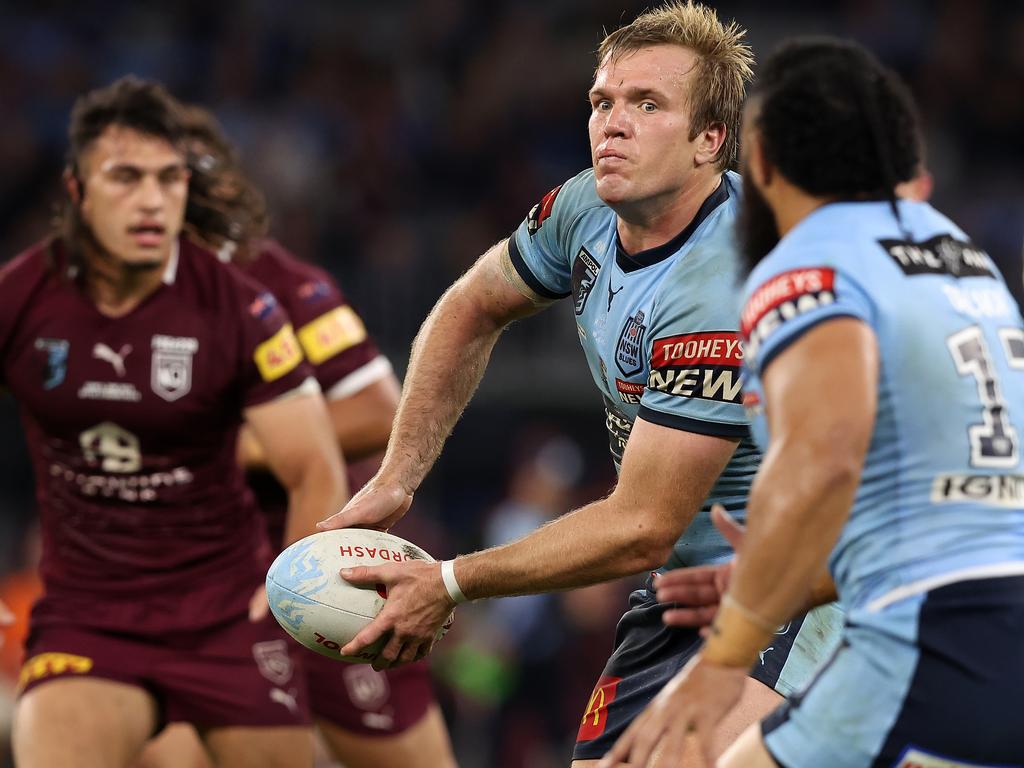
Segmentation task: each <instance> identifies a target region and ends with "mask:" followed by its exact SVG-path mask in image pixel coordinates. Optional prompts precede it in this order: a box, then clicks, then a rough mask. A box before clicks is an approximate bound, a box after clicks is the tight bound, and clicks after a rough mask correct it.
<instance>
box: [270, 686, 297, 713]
mask: <svg viewBox="0 0 1024 768" xmlns="http://www.w3.org/2000/svg"><path fill="white" fill-rule="evenodd" d="M297 693H298V691H297V690H296V689H295V688H292V689H290V690H288V691H282V690H281V689H280V688H271V689H270V700H271V701H273V702H276V703H277V704H284V705H285V706H286V707H287V708H288V711H289V712H291V713H292V714H293V715H295V714H298V712H299V703H298V702H297V701H296V700H295V696H296V694H297Z"/></svg>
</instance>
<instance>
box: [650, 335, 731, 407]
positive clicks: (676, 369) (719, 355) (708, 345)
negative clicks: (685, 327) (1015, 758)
mask: <svg viewBox="0 0 1024 768" xmlns="http://www.w3.org/2000/svg"><path fill="white" fill-rule="evenodd" d="M742 362H743V345H742V344H741V343H740V340H739V338H737V336H736V333H735V331H706V332H702V333H683V334H678V335H675V336H667V337H665V338H661V339H655V341H654V344H653V345H652V347H651V372H650V374H649V375H648V378H647V388H648V389H652V390H655V391H657V392H664V393H665V394H667V395H675V396H677V397H696V398H700V399H702V400H717V401H718V402H723V403H739V402H740V387H741V382H740V366H741V365H742Z"/></svg>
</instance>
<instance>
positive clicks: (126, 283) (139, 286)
mask: <svg viewBox="0 0 1024 768" xmlns="http://www.w3.org/2000/svg"><path fill="white" fill-rule="evenodd" d="M83 257H84V258H83V260H84V266H85V269H84V286H85V293H86V295H87V296H88V297H89V298H90V299H91V300H92V302H93V303H94V304H95V305H96V308H97V309H98V310H99V311H100V313H101V314H103V315H106V316H107V317H122V316H124V315H127V314H128V313H129V312H131V311H132V310H133V309H135V307H137V306H138V305H139V304H141V303H142V301H143V300H144V299H145V298H146V297H147V296H149V295H150V294H151V293H153V291H155V290H156V289H157V288H159V287H160V285H161V283H162V282H163V277H164V271H165V270H166V269H167V262H168V260H169V259H170V253H168V255H167V256H166V257H165V258H164V259H162V260H161V262H160V265H159V266H153V267H150V268H148V269H139V268H137V267H136V268H133V267H131V266H130V265H127V264H125V263H124V262H122V261H120V260H118V259H117V258H115V257H113V256H111V255H110V254H108V253H105V252H103V251H101V250H100V249H98V248H95V247H91V246H89V247H86V248H85V249H84V253H83Z"/></svg>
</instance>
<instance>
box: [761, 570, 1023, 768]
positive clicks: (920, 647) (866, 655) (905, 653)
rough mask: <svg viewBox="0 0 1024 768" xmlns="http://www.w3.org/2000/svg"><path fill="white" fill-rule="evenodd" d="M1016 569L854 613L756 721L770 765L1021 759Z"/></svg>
mask: <svg viewBox="0 0 1024 768" xmlns="http://www.w3.org/2000/svg"><path fill="white" fill-rule="evenodd" d="M1022 695H1024V576H1007V577H1002V578H994V579H979V580H972V581H960V582H957V583H955V584H950V585H947V586H944V587H940V588H937V589H933V590H932V591H930V592H927V593H924V594H919V595H915V596H913V597H908V598H905V599H904V600H902V601H900V602H897V603H895V604H893V605H890V606H889V607H887V608H884V609H882V610H880V611H878V612H875V613H872V612H870V611H867V610H855V611H853V612H851V614H850V615H849V616H848V618H847V625H846V629H845V631H844V633H843V640H842V644H841V646H840V648H839V650H838V651H837V652H836V654H835V656H834V657H833V658H832V660H831V661H830V662H829V663H828V664H827V665H826V666H825V668H824V669H823V670H822V671H821V673H820V674H819V675H818V677H817V679H815V680H814V682H813V683H812V684H811V686H810V687H809V688H808V690H807V691H806V692H805V693H804V694H803V695H802V696H796V697H794V698H792V699H790V700H789V701H787V702H786V703H785V704H783V705H782V706H781V707H780V708H779V709H778V710H776V712H774V713H772V715H771V716H769V717H768V718H766V719H765V720H764V722H763V723H762V726H761V728H762V733H763V734H764V738H765V745H766V746H767V748H768V751H769V752H770V753H771V754H772V756H773V757H774V758H775V761H776V762H777V763H778V764H779V765H780V766H781V768H811V767H812V766H813V768H821V766H828V767H829V768H1011V767H1012V768H1021V767H1022V766H1024V714H1022V708H1021V698H1022Z"/></svg>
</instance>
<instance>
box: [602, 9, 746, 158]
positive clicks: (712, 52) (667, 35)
mask: <svg viewBox="0 0 1024 768" xmlns="http://www.w3.org/2000/svg"><path fill="white" fill-rule="evenodd" d="M746 34H747V31H746V30H745V29H743V28H742V27H740V26H739V25H738V24H737V23H736V22H735V21H730V22H729V24H728V26H726V25H724V24H722V22H721V21H719V19H718V16H717V15H716V14H715V11H714V10H713V9H711V8H708V7H707V6H706V5H703V4H701V3H695V2H693V0H686V2H683V1H682V0H672V1H671V2H667V3H665V4H664V5H661V6H659V7H657V8H654V9H652V10H649V11H646V12H645V13H643V14H641V15H640V16H637V17H636V19H634V20H633V22H632V23H631V24H627V25H626V26H624V27H621V28H620V29H617V30H615V31H614V32H612V33H611V34H609V35H608V36H607V37H605V39H604V40H603V41H602V42H601V46H600V47H599V48H598V49H597V66H598V68H600V67H601V65H603V64H604V63H605V62H607V61H616V60H617V59H620V58H622V57H623V56H626V55H628V54H630V53H634V52H636V51H638V50H640V49H641V48H650V47H651V46H654V45H678V46H682V47H683V48H688V49H690V50H691V51H693V52H694V53H695V54H696V55H697V66H696V68H695V70H694V77H693V78H692V81H691V82H692V85H691V87H690V94H689V98H690V140H691V141H692V140H693V139H695V138H697V136H698V135H699V134H700V132H701V131H703V130H705V129H706V128H707V127H708V126H709V125H711V124H712V123H724V124H725V127H726V133H725V142H724V143H723V144H722V148H721V149H720V150H719V152H718V158H717V159H716V160H715V165H716V166H717V167H718V169H719V170H725V169H726V168H728V167H729V164H730V163H731V162H732V161H733V158H735V157H736V150H737V147H738V145H739V138H738V137H739V127H740V116H741V115H742V113H743V99H744V95H745V93H746V84H747V83H748V82H750V80H751V78H752V77H753V65H754V54H753V51H751V49H750V46H749V45H747V44H746V43H745V42H743V38H744V36H746Z"/></svg>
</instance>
